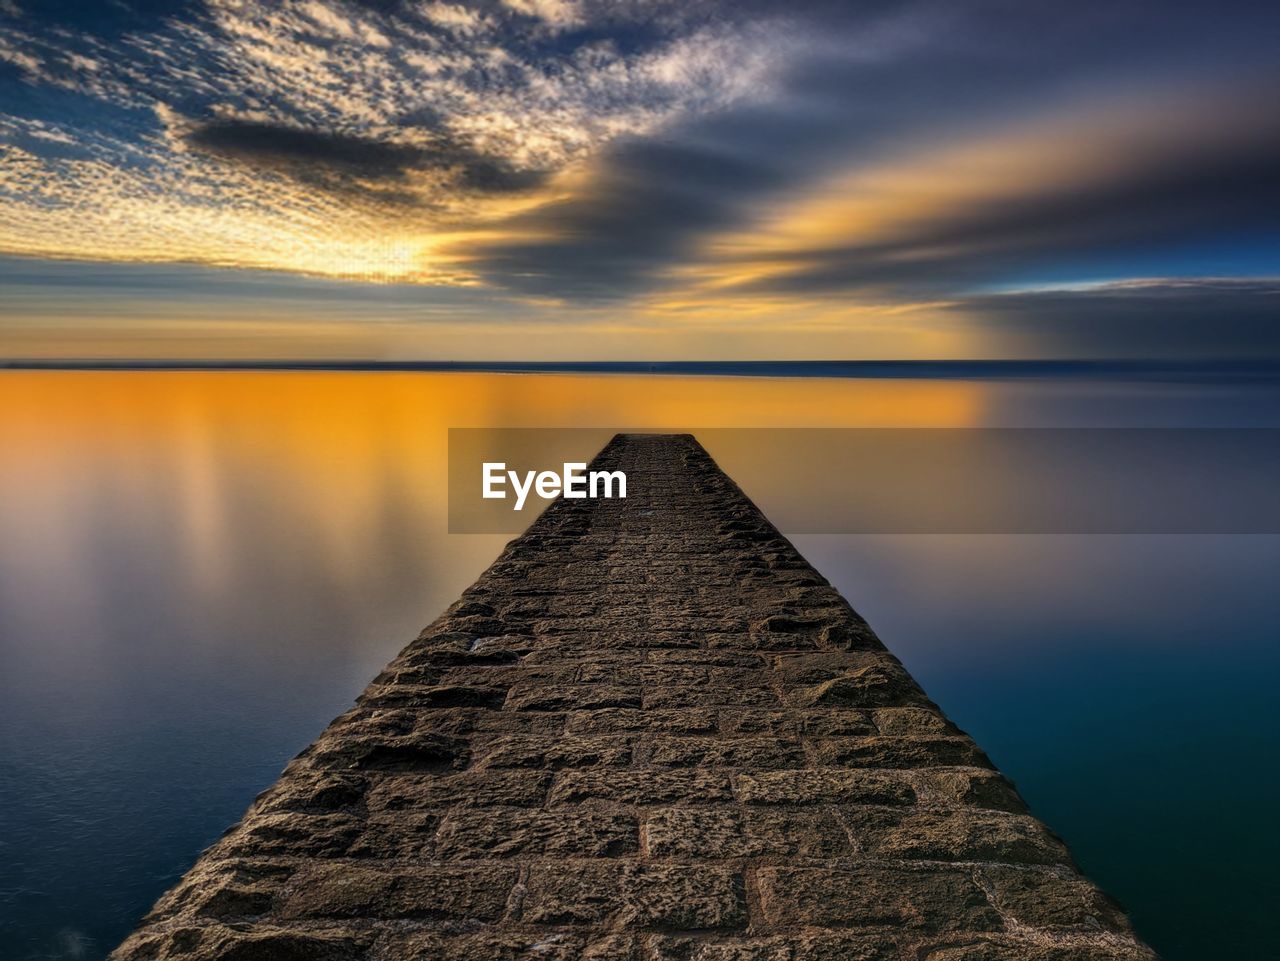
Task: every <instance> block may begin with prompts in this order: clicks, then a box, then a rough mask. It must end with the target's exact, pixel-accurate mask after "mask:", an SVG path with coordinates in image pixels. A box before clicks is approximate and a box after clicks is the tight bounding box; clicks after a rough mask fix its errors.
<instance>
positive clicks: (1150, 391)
mask: <svg viewBox="0 0 1280 961" xmlns="http://www.w3.org/2000/svg"><path fill="white" fill-rule="evenodd" d="M495 425H496V426H593V427H598V426H608V427H618V428H624V427H629V426H631V427H636V426H643V427H650V428H652V427H663V426H671V427H681V428H685V427H690V426H693V427H697V426H704V427H708V428H709V427H731V426H788V427H798V426H806V427H814V426H978V425H983V426H986V425H1001V426H1003V425H1017V426H1026V425H1053V426H1058V425H1073V426H1079V425H1091V426H1206V425H1213V426H1261V425H1265V426H1277V425H1280V389H1277V388H1275V387H1269V386H1265V385H1256V384H1255V385H1252V386H1224V385H1205V384H1191V383H1182V384H1177V383H1168V384H1162V383H1132V384H1126V383H1105V382H1099V381H1089V382H1081V383H1073V382H1065V381H1060V380H1059V381H1045V382H1025V381H1024V382H994V381H986V382H983V381H956V380H952V381H945V382H927V381H888V382H877V381H857V380H823V379H763V378H761V379H749V378H710V377H708V378H701V377H641V376H621V375H616V376H587V375H579V376H570V375H564V376H562V375H495V374H455V373H450V374H388V373H294V374H288V373H234V374H232V373H159V372H147V373H18V372H9V373H3V374H0V451H3V455H2V457H0V765H2V766H0V957H3V958H6V959H7V958H14V959H33V958H84V959H95V958H101V957H102V956H103V955H105V953H106V952H107V951H108V950H110V948H112V947H114V945H115V943H116V942H118V941H119V940H120V939H121V938H122V937H123V936H124V934H125V933H126V932H127V931H128V929H129V928H130V927H131V926H132V924H134V923H135V922H136V920H137V919H138V918H139V917H140V915H141V914H142V913H143V912H144V911H145V910H146V908H147V907H149V905H150V904H151V902H152V901H153V900H154V899H155V897H156V896H157V895H158V894H159V893H160V892H161V891H163V890H164V889H165V888H166V887H167V886H168V885H169V884H171V883H172V882H173V880H174V879H176V878H177V877H178V875H179V874H181V873H182V871H183V870H185V868H186V867H188V866H189V865H190V864H191V862H192V861H193V859H194V858H195V856H196V854H197V853H198V852H199V851H200V850H201V848H203V847H204V846H205V845H207V844H208V843H209V842H210V841H212V840H213V839H214V838H215V837H216V836H217V835H218V834H219V833H220V832H221V831H222V829H223V828H224V827H226V826H227V825H228V824H230V823H231V822H232V821H234V820H235V819H236V818H237V817H238V816H239V815H240V814H241V812H242V811H243V810H244V808H245V807H246V805H247V804H248V802H249V801H250V800H251V799H252V797H253V796H254V794H255V793H257V792H258V791H259V790H261V789H262V788H263V787H265V786H266V785H267V784H269V783H270V782H271V781H272V780H273V779H274V778H275V776H276V774H277V773H278V771H279V770H280V768H281V767H282V766H283V764H284V762H285V761H286V760H287V759H288V758H289V757H291V756H292V755H293V754H295V753H296V752H297V751H298V750H300V749H301V748H302V747H304V746H305V745H306V744H307V743H309V742H310V741H311V740H312V738H313V737H314V736H315V735H316V734H317V733H318V732H319V730H320V729H321V728H322V727H323V726H324V725H325V724H326V723H327V722H328V720H329V719H330V718H332V717H333V716H334V715H336V714H338V713H339V712H341V711H342V710H344V709H345V707H346V706H347V705H348V704H349V703H350V701H351V699H352V698H353V697H354V696H355V695H356V694H357V693H358V692H359V691H360V690H361V689H362V688H363V687H364V685H365V684H366V683H367V681H368V679H369V678H370V677H371V676H372V675H373V674H374V673H376V672H377V670H378V669H379V668H380V667H381V666H382V665H383V664H384V663H385V662H386V661H387V660H389V659H390V658H391V656H392V655H393V654H394V653H395V652H396V651H397V650H398V649H399V648H400V647H401V646H402V645H403V644H404V643H405V641H407V640H408V639H409V638H410V637H411V636H413V634H415V633H416V631H417V630H418V628H419V627H421V625H422V624H424V623H425V622H426V621H428V620H430V619H431V618H432V617H433V616H434V615H435V614H436V613H437V612H438V611H439V610H440V609H441V608H442V607H443V606H444V605H446V604H447V603H449V602H450V601H451V600H452V599H453V598H454V596H456V594H457V593H458V592H459V591H461V590H462V588H464V587H465V586H466V585H467V584H468V583H470V581H471V580H472V579H473V578H474V577H475V576H476V574H478V573H479V571H480V570H481V569H482V568H483V567H484V566H485V565H486V564H487V563H488V562H489V561H490V560H491V559H492V557H493V556H494V555H495V554H496V553H497V551H498V549H499V548H500V546H501V543H502V541H503V538H502V537H498V536H488V535H449V534H447V533H446V518H445V472H444V457H445V448H446V428H447V427H450V426H454V427H459V426H495ZM712 453H713V454H714V453H716V451H715V449H714V448H713V449H712ZM739 466H741V469H739ZM725 467H726V468H727V469H728V470H729V471H730V472H731V473H733V474H734V476H735V478H736V479H737V480H738V481H739V482H740V483H741V484H742V486H743V487H744V488H745V489H746V490H747V492H748V493H749V494H755V495H756V496H757V498H758V499H759V501H760V502H761V506H762V507H764V509H765V510H766V511H767V512H773V513H774V515H775V516H783V515H784V514H785V513H786V508H787V505H786V504H785V503H782V502H781V499H782V498H785V497H786V496H796V495H787V494H786V493H785V492H779V491H778V490H776V489H775V488H773V487H771V486H770V485H768V484H767V483H764V481H765V480H766V478H762V477H757V478H756V480H757V483H756V485H755V487H754V488H753V478H752V476H751V473H750V468H749V466H748V465H735V464H734V463H732V462H731V458H730V457H729V456H726V457H725ZM743 471H746V472H745V473H744V472H743ZM796 542H797V545H798V546H799V548H800V549H801V550H802V551H803V552H804V553H805V554H806V555H807V556H808V557H809V558H810V559H811V560H812V561H813V562H814V563H815V564H816V565H817V566H818V567H819V568H820V569H821V570H822V571H823V572H824V573H825V574H826V575H827V576H828V577H830V578H831V580H832V581H833V582H834V583H835V584H836V585H837V586H838V587H839V588H840V589H841V590H842V591H843V592H844V593H845V594H846V595H847V596H848V597H849V598H850V599H851V600H852V601H853V603H854V605H855V606H857V607H858V608H859V609H860V610H861V612H862V613H863V614H864V615H866V616H867V617H868V618H869V619H870V620H871V622H872V624H873V625H874V626H875V627H876V628H877V630H878V631H879V632H880V634H881V636H882V637H883V638H884V639H885V640H886V642H887V643H889V645H890V646H891V647H892V648H893V649H894V651H895V652H896V653H897V654H898V655H899V656H900V657H901V658H902V659H903V660H904V661H905V662H906V665H907V667H908V668H910V669H911V670H912V672H913V673H914V674H915V675H916V677H917V678H919V680H920V681H921V682H922V683H923V684H924V685H925V687H926V688H927V689H928V690H929V692H930V693H931V694H932V695H933V697H934V698H935V699H936V700H938V701H939V702H940V703H941V704H942V706H943V707H944V708H945V709H946V710H947V712H948V713H949V714H950V715H951V716H952V717H953V718H954V719H955V720H956V721H957V722H959V723H960V724H961V725H962V726H963V727H965V728H966V729H967V730H969V731H970V732H971V733H972V734H973V735H975V737H977V739H978V741H979V742H980V743H981V744H982V745H983V746H984V747H985V748H986V749H987V750H988V752H989V753H990V754H991V755H992V756H993V758H994V759H995V761H996V762H997V763H998V764H999V765H1000V766H1001V767H1002V768H1003V769H1004V770H1005V771H1006V772H1007V773H1008V774H1009V775H1010V776H1011V777H1012V778H1013V779H1014V780H1015V781H1017V783H1018V785H1019V787H1020V788H1021V789H1022V791H1023V793H1024V795H1025V796H1026V797H1027V799H1028V800H1029V801H1030V803H1031V805H1032V807H1033V809H1034V811H1035V812H1036V813H1037V814H1038V815H1039V816H1040V817H1041V818H1043V819H1044V820H1045V821H1047V822H1048V823H1049V824H1050V825H1051V826H1052V827H1053V828H1054V829H1055V830H1057V831H1058V832H1059V833H1060V834H1062V835H1063V836H1064V837H1066V839H1067V840H1068V842H1069V843H1070V845H1071V846H1072V848H1073V850H1074V852H1075V854H1076V855H1077V857H1078V859H1079V860H1080V861H1081V862H1082V865H1083V867H1084V868H1085V870H1086V872H1087V873H1089V874H1090V875H1091V876H1092V877H1094V878H1095V879H1096V880H1098V881H1099V882H1100V883H1101V884H1102V885H1103V886H1104V887H1105V888H1107V889H1108V890H1109V891H1111V892H1112V893H1114V894H1115V895H1117V896H1118V897H1119V898H1120V899H1121V900H1122V901H1123V902H1124V903H1125V904H1126V905H1127V906H1128V907H1129V909H1130V910H1131V912H1132V914H1133V916H1134V918H1135V920H1136V923H1137V924H1138V926H1139V929H1140V931H1141V933H1142V934H1143V935H1144V936H1145V937H1146V938H1147V939H1149V940H1150V942H1151V943H1152V944H1153V945H1154V946H1155V947H1157V948H1158V949H1159V950H1161V951H1162V952H1163V953H1164V955H1165V957H1166V958H1168V959H1169V961H1203V959H1208V958H1219V957H1223V958H1225V957H1231V958H1233V959H1236V961H1250V959H1263V958H1270V957H1273V956H1274V955H1273V950H1274V944H1275V943H1276V938H1277V935H1280V931H1278V930H1277V922H1276V917H1277V914H1276V912H1275V911H1274V906H1275V901H1276V898H1275V895H1276V891H1275V882H1274V869H1273V865H1274V864H1275V862H1276V858H1277V854H1278V853H1280V852H1278V851H1277V847H1278V842H1277V841H1276V836H1275V832H1274V831H1272V830H1271V820H1272V814H1273V809H1274V805H1275V799H1276V797H1277V788H1278V787H1280V784H1278V783H1277V782H1278V781H1280V776H1278V775H1277V773H1276V766H1275V759H1276V747H1277V744H1278V743H1280V731H1278V726H1280V725H1278V724H1277V717H1276V711H1275V709H1274V698H1275V694H1274V692H1275V690H1276V684H1277V681H1278V680H1280V654H1278V653H1277V645H1276V642H1277V640H1278V639H1280V606H1277V605H1276V603H1275V594H1276V588H1277V576H1276V572H1277V571H1278V570H1280V537H1274V536H1262V535H1256V536H1247V535H1246V536H1240V535H1237V536H1231V537H1223V536H1216V537H1215V536H1204V535H1201V536H1172V535H1161V536H1155V535H1148V536H1137V535H1129V536H1115V535H1095V536H1063V535H1058V536H1013V535H1005V536H994V535H988V536H910V537H906V536H901V537H871V536H852V535H841V536H835V535H828V536H821V535H804V536H797V537H796Z"/></svg>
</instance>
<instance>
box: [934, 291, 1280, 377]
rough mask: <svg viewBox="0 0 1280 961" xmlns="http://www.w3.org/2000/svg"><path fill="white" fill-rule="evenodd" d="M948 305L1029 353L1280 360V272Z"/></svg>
mask: <svg viewBox="0 0 1280 961" xmlns="http://www.w3.org/2000/svg"><path fill="white" fill-rule="evenodd" d="M949 309H950V310H951V312H952V313H954V314H955V315H956V316H957V318H958V319H959V318H963V319H964V321H965V322H967V323H970V324H975V325H978V326H980V327H982V328H983V329H984V330H986V331H987V332H988V333H989V334H990V335H991V336H992V337H994V338H997V339H998V340H999V341H1000V342H1003V343H1005V344H1006V345H1008V348H1009V349H1010V350H1013V351H1015V352H1018V353H1023V354H1025V355H1026V356H1048V357H1060V358H1070V357H1091V358H1097V357H1103V358H1118V359H1130V358H1140V359H1149V358H1200V359H1226V358H1240V357H1250V358H1255V359H1256V358H1280V277H1277V278H1255V279H1233V278H1226V279H1213V278H1196V279H1175V280H1167V279H1154V280H1143V281H1127V282H1122V283H1111V284H1097V285H1092V286H1089V287H1082V288H1074V289H1073V288H1063V289H1046V290H1033V291H1020V292H1013V293H1003V294H990V295H981V296H972V297H968V298H965V299H964V300H963V301H960V302H958V303H956V304H954V305H952V307H950V308H949Z"/></svg>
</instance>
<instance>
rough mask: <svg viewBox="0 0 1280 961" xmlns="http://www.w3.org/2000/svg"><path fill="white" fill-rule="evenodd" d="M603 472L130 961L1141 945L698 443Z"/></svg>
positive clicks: (335, 736) (675, 444) (296, 774)
mask: <svg viewBox="0 0 1280 961" xmlns="http://www.w3.org/2000/svg"><path fill="white" fill-rule="evenodd" d="M598 466H601V467H608V468H609V469H623V470H625V471H626V472H627V475H628V495H629V496H628V498H627V499H626V500H611V501H560V502H558V503H556V504H555V505H553V506H552V507H551V508H550V509H549V510H548V511H547V512H546V513H545V514H544V516H543V517H542V518H541V519H539V520H538V521H537V522H536V523H535V524H534V525H533V526H532V527H531V528H530V529H529V531H528V532H527V533H526V534H525V535H524V536H523V537H521V538H518V539H517V540H515V541H513V542H512V543H511V544H510V545H508V547H507V549H506V550H505V551H504V552H503V554H502V556H501V557H500V558H499V559H498V560H497V561H496V562H495V563H494V564H493V565H492V566H491V567H490V568H489V570H488V571H487V572H486V573H485V574H484V575H483V576H482V577H481V578H480V579H479V580H478V581H477V582H476V583H475V584H474V585H473V586H472V587H471V588H469V589H468V590H467V591H466V592H465V593H464V595H463V597H462V598H461V599H460V600H459V601H458V602H457V603H456V604H454V605H453V606H452V607H450V608H449V610H447V611H446V612H445V613H444V614H443V615H442V616H441V617H440V618H438V619H437V620H436V622H435V623H434V624H432V625H431V626H430V627H429V628H427V629H426V630H425V631H423V632H422V634H421V635H420V636H419V637H418V638H417V639H416V640H414V641H413V642H412V643H410V644H409V645H408V647H406V648H405V649H404V651H402V652H401V654H400V655H399V656H398V657H397V658H396V659H395V660H394V661H393V662H392V663H391V664H390V665H388V667H387V669H386V670H385V671H383V672H382V673H381V674H379V675H378V677H377V678H375V679H374V681H373V682H372V683H371V684H370V686H369V688H368V689H367V690H366V691H365V693H364V694H363V695H362V696H361V697H360V699H359V701H358V703H357V705H356V706H355V707H353V708H352V709H351V710H349V711H348V712H346V713H345V714H343V715H342V716H341V717H339V718H337V719H336V720H335V721H334V722H333V723H332V724H331V725H330V726H329V728H328V729H327V730H326V731H324V732H323V733H322V734H321V735H320V737H319V738H318V739H317V740H316V742H315V744H313V745H312V747H311V748H309V749H308V750H306V751H304V752H303V753H302V754H301V755H299V757H298V758H296V759H295V760H294V761H292V762H290V764H289V765H288V767H287V768H286V769H285V771H284V773H283V775H282V776H281V778H280V780H279V781H278V782H277V783H276V784H275V785H274V786H272V787H271V788H270V789H269V790H267V791H266V792H264V793H263V794H262V795H261V796H260V797H259V798H258V799H257V800H256V801H255V802H254V804H253V806H252V807H251V808H250V809H249V811H248V813H247V814H246V815H245V817H244V819H243V820H242V821H241V822H240V824H239V825H237V826H236V827H235V828H233V829H232V830H231V831H229V832H228V833H227V834H226V835H224V837H223V838H221V839H220V840H219V841H218V842H217V843H216V844H214V845H213V846H212V847H211V848H210V849H209V850H208V851H207V852H205V854H204V855H203V856H202V857H201V858H200V860H199V861H198V862H197V863H196V865H195V866H194V867H193V868H192V870H191V871H190V872H189V873H188V874H187V875H186V876H185V877H184V878H183V879H182V880H181V881H180V882H179V883H178V884H177V885H175V886H174V888H173V889H172V890H171V891H169V892H168V893H167V894H165V895H164V896H163V897H161V898H160V900H159V901H158V902H157V904H156V906H155V908H154V909H153V910H152V912H151V913H150V914H149V915H148V916H147V917H146V918H145V919H143V922H142V924H141V926H140V927H139V929H138V931H137V932H136V933H135V934H134V935H133V936H132V937H131V938H130V939H129V940H128V941H126V942H125V943H124V944H123V945H121V947H120V948H119V949H118V950H117V951H116V953H115V954H114V955H113V957H114V958H115V959H116V961H532V959H538V961H570V959H574V961H576V959H594V961H921V959H928V961H1013V959H1017V961H1151V959H1152V958H1153V955H1151V953H1150V952H1149V951H1148V950H1147V949H1146V948H1145V947H1143V946H1142V945H1141V944H1140V943H1139V942H1138V941H1137V940H1136V939H1135V938H1134V936H1133V934H1132V932H1131V931H1130V929H1129V927H1128V924H1127V922H1126V921H1125V919H1124V917H1123V915H1122V913H1121V912H1120V910H1119V908H1118V907H1117V906H1116V905H1115V904H1114V903H1113V902H1111V901H1110V900H1109V899H1107V898H1106V897H1105V896H1104V895H1102V894H1101V893H1100V892H1098V890H1097V889H1096V888H1094V887H1093V886H1092V885H1090V884H1089V883H1088V882H1087V881H1086V880H1084V879H1083V878H1082V877H1080V875H1079V874H1078V873H1077V872H1076V870H1075V868H1074V867H1073V866H1072V864H1071V863H1070V860H1069V858H1068V856H1067V853H1066V851H1065V849H1064V848H1063V847H1062V845H1061V842H1059V841H1058V840H1057V839H1056V838H1054V837H1053V835H1052V834H1050V833H1049V832H1048V831H1047V830H1046V829H1045V828H1044V827H1043V826H1042V825H1040V824H1039V823H1038V822H1036V821H1035V820H1033V819H1032V818H1031V817H1030V816H1029V815H1028V814H1027V811H1026V807H1025V805H1024V804H1023V802H1022V800H1021V798H1019V797H1018V794H1017V792H1016V791H1015V790H1014V788H1013V785H1012V784H1010V783H1009V782H1008V781H1007V780H1006V779H1005V778H1004V777H1002V776H1001V775H1000V774H999V773H998V772H996V771H995V770H994V769H992V767H991V765H990V763H989V762H988V760H987V759H986V757H985V756H984V755H983V754H982V752H981V751H979V750H978V748H977V747H976V745H974V743H973V741H972V740H970V739H969V738H968V737H966V736H965V735H964V734H963V733H962V732H961V731H959V730H957V729H956V728H955V726H954V725H952V724H951V723H950V722H949V721H948V720H947V719H946V718H945V717H944V716H943V715H942V713H941V712H940V711H939V710H938V708H937V707H936V706H935V705H933V704H932V703H931V702H930V701H929V700H928V699H927V698H926V697H925V695H924V693H923V692H922V691H921V690H920V689H919V687H918V686H917V685H916V684H915V682H914V681H913V680H912V679H911V677H910V676H909V675H908V674H907V672H906V671H905V670H904V669H903V667H902V665H901V664H899V663H898V661H897V660H896V659H895V658H894V657H893V656H892V655H891V654H889V653H888V651H886V650H885V649H884V647H883V646H882V645H881V644H880V642H879V641H878V640H877V639H876V636H875V634H874V633H873V632H872V631H871V629H870V628H869V627H868V626H867V624H866V623H865V622H864V621H863V620H862V619H861V618H859V617H858V616H857V615H856V614H855V613H854V612H853V611H852V610H850V608H849V606H848V605H847V604H846V603H845V602H844V600H843V599H842V598H841V597H840V596H839V594H838V593H837V592H836V591H835V590H833V589H832V588H831V586H830V585H828V584H827V583H826V582H825V581H823V580H822V578H821V577H820V576H819V575H818V574H817V573H816V572H815V571H814V570H813V569H812V568H810V567H809V565H808V564H806V563H805V562H804V560H803V559H802V558H801V557H800V556H799V555H798V554H797V553H796V552H795V551H794V550H793V549H792V548H791V546H790V545H789V544H788V543H787V542H786V541H785V540H784V539H783V538H782V537H781V536H780V535H779V534H778V532H777V531H775V530H774V529H773V528H772V527H771V526H770V525H769V523H768V521H767V520H765V518H764V517H763V516H762V515H761V514H760V513H759V511H757V510H756V509H755V507H754V506H753V505H752V504H751V503H750V502H749V501H748V500H747V499H746V498H745V497H743V495H742V494H741V492H740V491H738V489H737V488H736V487H735V486H734V485H733V483H732V482H731V481H730V480H729V479H728V478H727V477H725V476H724V475H723V474H722V473H720V471H719V470H718V469H717V468H716V467H715V465H714V464H713V463H712V462H711V460H710V458H708V457H707V455H706V454H705V452H703V451H702V449H701V448H700V447H698V446H697V444H696V443H695V442H694V441H693V440H692V439H690V438H686V437H667V438H652V437H632V438H620V439H618V440H615V442H614V443H612V444H611V445H610V446H609V447H608V448H606V450H605V451H604V453H603V454H602V455H601V457H600V458H599V460H598Z"/></svg>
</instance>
